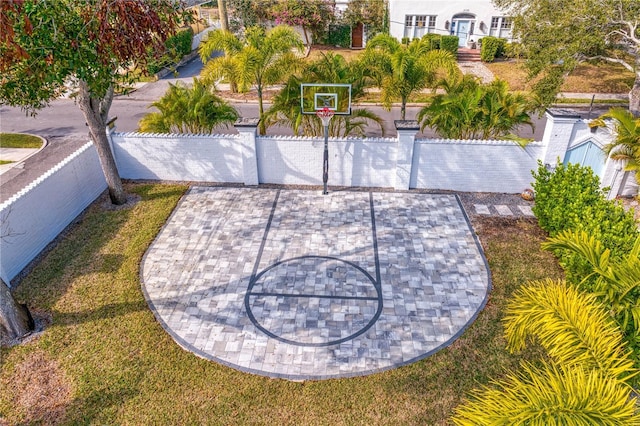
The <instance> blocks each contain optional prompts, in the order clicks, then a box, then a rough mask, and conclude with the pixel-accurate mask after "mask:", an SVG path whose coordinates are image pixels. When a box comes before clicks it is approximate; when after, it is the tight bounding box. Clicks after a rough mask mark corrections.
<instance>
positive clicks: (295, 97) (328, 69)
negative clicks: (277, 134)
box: [265, 53, 384, 137]
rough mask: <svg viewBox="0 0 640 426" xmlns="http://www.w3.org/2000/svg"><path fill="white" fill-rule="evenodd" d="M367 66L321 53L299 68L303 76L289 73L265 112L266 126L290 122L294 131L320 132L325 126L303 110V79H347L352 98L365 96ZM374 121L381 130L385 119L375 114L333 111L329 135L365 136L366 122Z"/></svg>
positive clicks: (358, 111)
mask: <svg viewBox="0 0 640 426" xmlns="http://www.w3.org/2000/svg"><path fill="white" fill-rule="evenodd" d="M366 79H367V70H366V69H365V68H364V67H362V66H361V64H360V63H358V62H353V63H348V62H347V61H346V60H345V59H344V57H343V56H342V55H336V54H333V53H328V54H326V55H325V54H322V56H321V57H320V58H319V59H318V60H316V61H314V62H312V63H311V64H310V65H309V66H308V67H307V68H305V69H304V71H303V72H302V76H295V75H294V76H291V77H290V78H289V80H288V81H287V83H286V84H285V86H284V87H283V89H282V90H281V91H280V92H279V93H278V94H277V95H276V96H275V98H274V100H273V104H272V106H271V108H269V110H268V111H267V113H266V114H265V122H266V124H267V125H268V126H271V125H276V124H278V125H285V126H290V127H291V128H292V129H293V132H294V133H295V134H296V135H300V134H304V135H308V136H311V135H315V136H318V135H322V133H323V131H324V127H323V125H322V122H321V121H320V119H319V118H317V117H316V116H314V115H305V114H302V108H301V102H300V95H301V94H300V85H301V84H302V83H318V82H322V83H329V82H330V83H349V84H351V99H352V100H357V99H358V98H361V97H362V96H364V94H365V92H364V88H365V84H366ZM372 123H373V124H376V125H377V126H378V127H379V129H380V131H381V132H382V133H383V134H384V120H383V119H382V118H381V117H380V116H378V115H377V114H375V113H373V112H371V111H369V110H367V109H364V108H354V109H352V110H351V115H349V116H345V115H335V116H334V117H333V118H332V119H331V122H330V124H329V135H331V136H338V137H345V136H364V134H365V131H366V129H367V126H368V125H369V124H372Z"/></svg>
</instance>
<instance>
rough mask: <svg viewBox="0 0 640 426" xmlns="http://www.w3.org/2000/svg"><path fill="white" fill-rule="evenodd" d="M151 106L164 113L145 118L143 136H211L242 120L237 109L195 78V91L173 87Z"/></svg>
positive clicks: (184, 87)
mask: <svg viewBox="0 0 640 426" xmlns="http://www.w3.org/2000/svg"><path fill="white" fill-rule="evenodd" d="M151 106H152V107H155V108H157V109H158V110H160V112H152V113H149V114H147V115H145V116H144V117H142V119H141V120H140V122H139V127H140V131H142V132H155V133H211V132H212V131H213V129H214V128H215V127H218V126H228V125H229V124H232V123H234V122H235V121H236V120H237V119H238V112H237V111H236V110H235V108H233V107H232V106H231V105H229V104H228V103H227V102H225V101H224V100H223V99H221V98H219V97H218V96H216V95H215V94H213V93H212V92H211V89H210V88H209V86H207V85H205V84H204V83H203V82H202V81H200V80H198V79H195V78H194V79H193V86H191V87H188V86H185V85H183V84H180V83H178V84H175V85H174V84H170V85H169V89H168V90H167V92H166V93H165V94H164V96H162V98H160V99H159V100H157V101H155V102H153V103H152V104H151Z"/></svg>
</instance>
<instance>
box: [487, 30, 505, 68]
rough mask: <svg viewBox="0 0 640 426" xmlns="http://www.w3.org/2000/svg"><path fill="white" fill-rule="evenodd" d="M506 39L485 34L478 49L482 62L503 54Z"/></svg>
mask: <svg viewBox="0 0 640 426" xmlns="http://www.w3.org/2000/svg"><path fill="white" fill-rule="evenodd" d="M506 45H507V41H506V40H505V39H503V38H498V37H493V36H487V37H483V38H482V47H481V49H480V59H482V61H483V62H493V61H494V60H495V59H496V58H499V57H501V56H503V55H504V51H505V47H506Z"/></svg>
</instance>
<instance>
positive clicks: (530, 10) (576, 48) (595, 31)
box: [494, 0, 640, 116]
mask: <svg viewBox="0 0 640 426" xmlns="http://www.w3.org/2000/svg"><path fill="white" fill-rule="evenodd" d="M494 3H495V4H496V5H497V6H498V7H501V8H504V10H505V12H506V13H507V14H509V15H510V16H513V17H514V30H513V31H514V36H515V37H516V39H518V40H519V41H520V42H521V43H522V46H523V48H524V49H523V50H524V54H525V57H526V58H527V59H526V62H525V65H526V67H527V69H528V71H529V75H530V77H535V76H542V78H541V80H539V81H538V82H537V83H536V85H535V86H534V87H535V89H536V91H537V92H538V93H539V94H540V95H541V99H542V100H543V101H544V102H545V103H547V104H548V103H551V102H552V101H553V100H554V99H555V95H556V94H557V92H558V91H559V89H560V86H561V84H562V81H563V79H564V76H565V75H567V74H568V73H570V72H571V71H572V70H573V69H574V68H575V67H576V65H577V64H579V63H580V62H583V61H587V60H590V59H600V60H605V61H609V62H614V63H618V64H621V65H623V66H624V67H625V68H627V69H628V70H630V71H631V72H634V73H635V75H636V79H635V82H634V85H633V88H632V89H631V91H630V92H629V110H630V111H631V112H632V113H633V114H634V115H635V116H638V115H640V20H639V19H638V17H640V1H638V0H494Z"/></svg>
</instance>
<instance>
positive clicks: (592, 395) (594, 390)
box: [453, 280, 640, 425]
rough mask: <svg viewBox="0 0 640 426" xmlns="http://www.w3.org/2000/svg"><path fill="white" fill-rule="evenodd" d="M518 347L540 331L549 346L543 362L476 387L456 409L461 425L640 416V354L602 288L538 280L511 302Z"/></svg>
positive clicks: (620, 420)
mask: <svg viewBox="0 0 640 426" xmlns="http://www.w3.org/2000/svg"><path fill="white" fill-rule="evenodd" d="M504 321H505V336H506V338H507V341H508V345H509V348H510V349H511V350H512V351H516V350H520V349H522V348H523V347H524V345H525V342H526V341H527V339H529V338H534V339H535V340H536V341H537V342H538V343H539V344H540V345H541V346H542V347H543V348H544V349H545V350H546V351H547V353H548V355H549V360H548V361H542V362H541V363H540V366H532V365H529V364H523V365H522V369H521V371H520V372H519V373H517V374H509V375H508V376H507V378H506V379H503V380H500V381H496V382H494V385H495V387H491V388H489V387H485V388H483V389H481V390H479V391H475V392H474V393H473V398H472V399H471V400H470V401H467V402H466V403H464V404H463V405H461V406H459V407H458V408H457V409H456V414H455V416H454V417H453V421H454V423H456V424H458V425H489V424H491V425H499V424H505V425H506V424H528V425H549V424H567V425H569V424H576V425H580V424H583V425H588V424H612V425H613V424H638V422H640V413H639V412H638V410H637V408H636V401H635V400H634V398H632V397H631V391H632V388H631V386H630V384H629V381H630V380H631V378H632V376H633V375H634V374H635V371H634V370H633V361H632V360H631V359H630V358H629V355H628V352H627V351H626V349H625V345H624V343H623V340H622V333H621V332H620V329H619V328H618V327H617V325H616V324H615V323H614V322H613V321H612V320H611V318H610V316H609V314H608V312H607V311H606V308H605V307H604V306H603V305H602V304H600V303H599V302H598V301H597V299H596V296H595V295H593V294H589V293H584V292H581V291H579V290H578V289H576V288H574V287H572V286H570V285H568V284H567V283H566V282H564V281H552V280H544V281H534V282H532V283H530V284H529V285H528V286H527V287H523V288H522V289H521V290H519V291H518V292H516V294H515V297H514V299H513V300H512V301H511V303H510V304H509V306H508V308H507V316H506V317H505V319H504Z"/></svg>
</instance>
